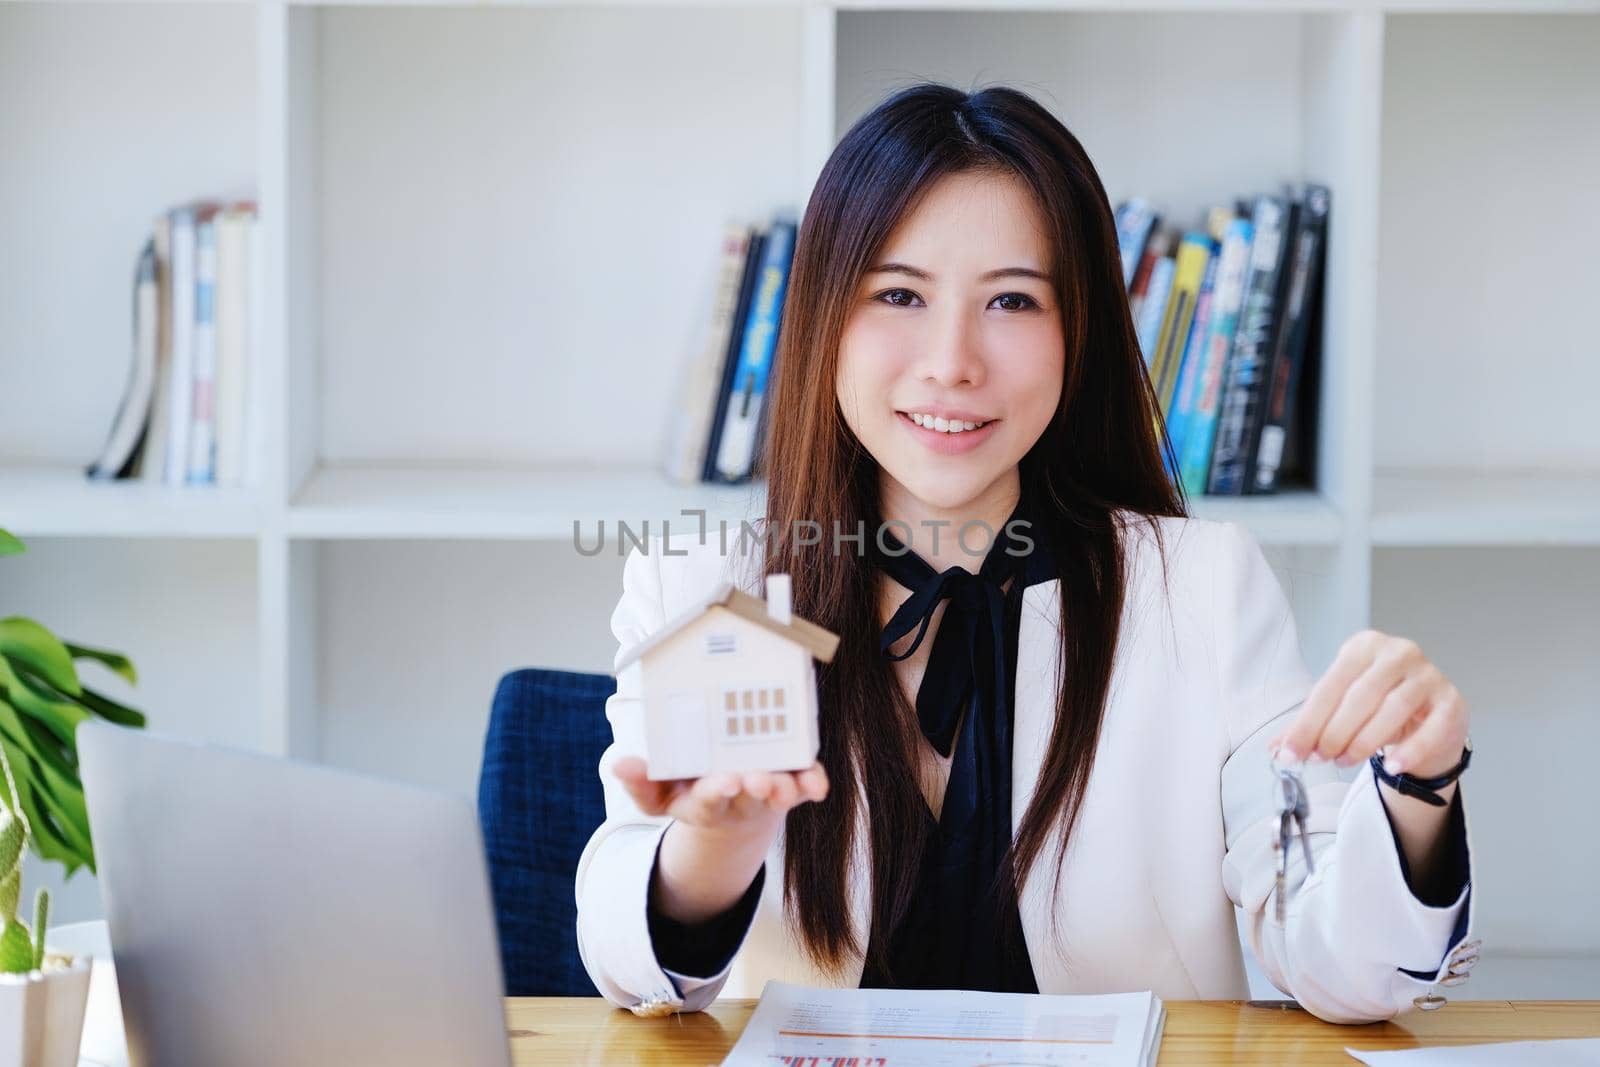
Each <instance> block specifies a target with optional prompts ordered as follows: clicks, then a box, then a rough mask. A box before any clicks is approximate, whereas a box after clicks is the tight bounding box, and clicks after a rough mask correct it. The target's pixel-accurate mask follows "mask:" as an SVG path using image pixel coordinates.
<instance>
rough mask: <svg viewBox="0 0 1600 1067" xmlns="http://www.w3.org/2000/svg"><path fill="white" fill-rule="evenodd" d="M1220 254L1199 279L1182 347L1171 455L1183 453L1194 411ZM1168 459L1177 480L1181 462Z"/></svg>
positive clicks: (1169, 473)
mask: <svg viewBox="0 0 1600 1067" xmlns="http://www.w3.org/2000/svg"><path fill="white" fill-rule="evenodd" d="M1219 258H1220V257H1219V256H1216V255H1213V256H1212V257H1211V259H1210V260H1208V261H1207V263H1206V273H1205V277H1204V278H1203V279H1201V282H1200V295H1199V296H1198V297H1196V298H1195V304H1194V321H1193V322H1192V323H1190V325H1189V336H1188V339H1187V340H1185V342H1184V346H1183V362H1182V363H1181V364H1180V365H1179V368H1178V389H1177V392H1176V394H1174V396H1173V398H1172V410H1171V412H1169V413H1168V415H1167V436H1168V437H1170V438H1171V439H1172V455H1173V457H1179V456H1182V455H1183V436H1184V433H1185V432H1186V431H1187V428H1188V424H1189V418H1190V415H1191V414H1192V413H1193V411H1194V392H1195V382H1197V381H1198V380H1199V379H1200V372H1199V367H1200V363H1201V350H1202V349H1203V348H1204V347H1205V340H1206V331H1207V330H1208V329H1209V328H1210V325H1211V307H1212V304H1213V299H1212V297H1213V295H1214V292H1215V289H1216V281H1217V260H1218V259H1219ZM1164 459H1165V461H1166V462H1167V464H1168V466H1167V476H1168V477H1169V478H1171V479H1172V480H1173V481H1178V480H1179V479H1180V478H1181V477H1182V475H1181V468H1182V464H1181V463H1180V464H1179V470H1174V469H1173V468H1172V466H1171V463H1172V458H1171V457H1164Z"/></svg>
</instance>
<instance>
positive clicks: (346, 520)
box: [288, 465, 760, 551]
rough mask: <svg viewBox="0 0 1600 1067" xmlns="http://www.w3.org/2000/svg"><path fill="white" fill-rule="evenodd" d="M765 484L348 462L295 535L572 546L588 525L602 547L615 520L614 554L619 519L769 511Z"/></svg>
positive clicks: (598, 471)
mask: <svg viewBox="0 0 1600 1067" xmlns="http://www.w3.org/2000/svg"><path fill="white" fill-rule="evenodd" d="M759 506H760V492H759V490H752V489H751V488H748V487H739V486H727V487H718V486H700V485H687V486H686V485H675V484H672V483H671V482H669V481H668V480H667V479H665V478H664V477H662V476H661V475H660V474H657V473H656V472H654V471H652V470H648V469H636V468H592V469H583V468H557V469H535V468H517V467H502V468H488V467H439V466H405V465H382V466H374V465H359V466H358V465H339V466H327V467H321V468H318V470H317V471H316V472H314V473H313V474H312V476H311V477H310V478H309V479H308V481H307V483H306V485H305V487H304V488H303V489H302V490H301V491H300V492H299V493H297V494H296V496H295V498H294V501H293V503H292V504H291V505H290V506H289V514H288V532H289V535H290V536H291V537H296V538H307V539H309V538H321V539H344V538H351V539H356V538H361V539H368V538H431V539H444V540H474V539H487V540H508V539H511V540H535V541H563V542H570V541H571V539H572V536H573V529H572V525H573V522H574V521H575V520H576V521H578V522H579V523H580V524H581V531H582V538H583V543H584V544H586V545H588V544H593V542H594V539H595V537H596V530H597V526H596V524H597V522H599V521H600V520H604V521H605V524H606V542H607V551H612V548H611V546H612V545H613V544H614V542H615V537H616V529H617V525H616V524H617V522H618V521H619V520H621V521H625V522H626V523H627V524H628V527H629V529H631V530H633V531H634V532H636V533H639V532H642V530H643V529H644V526H643V523H644V522H645V521H646V520H648V521H649V530H650V532H651V533H652V534H659V533H660V531H661V523H662V520H664V519H665V520H667V521H668V522H670V523H671V524H672V526H673V527H674V528H675V529H677V530H683V529H689V528H693V524H694V523H696V521H697V520H696V519H695V518H693V517H685V516H682V515H681V514H680V510H681V509H683V508H704V509H705V511H706V513H707V522H708V523H710V524H712V525H713V528H714V526H715V523H716V522H717V520H718V519H725V520H726V521H727V522H728V524H729V528H730V530H736V529H737V527H738V523H739V520H740V519H741V518H754V517H755V516H757V515H759V514H760V511H759V510H758V509H759Z"/></svg>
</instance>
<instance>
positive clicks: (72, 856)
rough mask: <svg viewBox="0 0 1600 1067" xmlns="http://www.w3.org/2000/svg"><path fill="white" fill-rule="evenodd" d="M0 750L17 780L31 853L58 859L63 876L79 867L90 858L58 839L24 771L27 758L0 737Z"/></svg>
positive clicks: (54, 827)
mask: <svg viewBox="0 0 1600 1067" xmlns="http://www.w3.org/2000/svg"><path fill="white" fill-rule="evenodd" d="M0 747H3V748H4V749H5V752H6V759H8V760H10V761H11V770H12V774H13V776H15V778H16V780H17V793H18V794H19V796H20V797H21V800H22V810H23V811H24V812H26V813H27V816H28V828H29V830H31V831H32V833H30V834H29V839H30V840H31V841H32V842H33V850H34V851H35V852H37V853H38V854H39V856H40V857H41V858H42V859H47V860H58V861H60V863H61V864H62V866H63V867H65V868H66V873H67V874H71V873H72V872H73V871H75V870H77V869H78V868H79V867H82V866H83V865H84V864H85V863H87V862H89V861H90V860H91V859H92V857H90V856H87V855H85V854H84V853H82V852H80V851H79V850H78V849H76V848H74V847H73V846H72V844H71V843H70V842H69V841H67V840H66V839H65V838H63V837H62V834H61V831H60V830H59V829H57V827H56V824H55V822H54V821H53V820H52V819H50V818H48V817H47V815H46V812H45V810H44V808H43V806H42V805H41V804H40V802H39V797H38V795H37V792H36V791H35V789H34V781H35V778H34V776H33V775H32V774H30V773H29V772H28V758H27V755H26V754H25V753H24V752H23V751H22V750H21V749H19V748H17V747H16V746H15V745H14V744H12V743H11V742H10V741H9V739H7V738H5V737H0Z"/></svg>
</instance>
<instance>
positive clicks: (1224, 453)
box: [1206, 195, 1293, 496]
mask: <svg viewBox="0 0 1600 1067" xmlns="http://www.w3.org/2000/svg"><path fill="white" fill-rule="evenodd" d="M1290 210H1291V206H1290V204H1289V203H1288V201H1286V200H1285V199H1284V198H1283V197H1281V196H1275V195H1265V196H1260V197H1257V198H1256V202H1255V207H1254V209H1253V211H1252V213H1251V226H1252V228H1253V229H1254V231H1255V240H1254V242H1253V243H1252V244H1251V248H1250V266H1249V273H1248V275H1247V276H1246V279H1245V293H1244V305H1243V307H1242V308H1241V310H1240V313H1239V327H1238V330H1237V332H1236V333H1235V334H1234V339H1233V351H1232V352H1231V353H1230V354H1229V356H1228V366H1227V375H1226V378H1225V380H1224V384H1223V390H1222V399H1221V408H1220V410H1219V413H1218V416H1217V433H1216V441H1215V443H1214V445H1213V448H1212V456H1211V473H1210V476H1209V478H1208V481H1207V484H1206V491H1207V492H1210V493H1216V494H1222V495H1235V496H1236V495H1239V494H1241V493H1243V492H1244V490H1245V474H1246V468H1247V466H1248V465H1249V458H1250V452H1251V449H1252V442H1251V433H1252V429H1253V428H1254V427H1256V426H1258V425H1259V420H1258V414H1257V409H1258V408H1259V407H1260V405H1261V400H1262V394H1263V393H1264V391H1265V390H1264V385H1263V382H1262V372H1263V370H1264V369H1265V367H1266V362H1267V359H1268V358H1269V356H1270V354H1271V350H1272V343H1273V330H1274V328H1275V327H1276V325H1277V323H1278V318H1279V316H1278V307H1279V288H1280V284H1281V282H1282V279H1283V276H1284V274H1285V270H1284V260H1285V253H1286V252H1287V250H1288V248H1289V240H1288V231H1289V229H1290V228H1291V227H1292V226H1293V218H1292V216H1291V213H1290Z"/></svg>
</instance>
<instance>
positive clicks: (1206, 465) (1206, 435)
mask: <svg viewBox="0 0 1600 1067" xmlns="http://www.w3.org/2000/svg"><path fill="white" fill-rule="evenodd" d="M1254 239H1255V227H1254V225H1253V224H1252V223H1251V221H1250V220H1249V219H1245V218H1238V219H1234V220H1233V222H1231V223H1229V224H1228V229H1227V232H1226V233H1225V234H1224V235H1223V238H1222V252H1221V253H1220V254H1219V256H1218V257H1217V258H1218V262H1217V276H1216V279H1215V281H1214V282H1213V284H1212V290H1211V322H1210V323H1209V324H1207V327H1206V340H1205V344H1204V346H1203V347H1202V349H1201V351H1202V353H1203V357H1202V360H1201V363H1200V367H1199V375H1200V377H1199V380H1198V381H1196V382H1195V393H1194V399H1193V402H1192V404H1193V406H1192V408H1191V410H1190V412H1189V416H1188V419H1187V422H1186V425H1185V426H1184V431H1183V451H1182V452H1181V453H1180V454H1179V459H1180V460H1181V467H1182V474H1183V488H1184V491H1185V492H1186V493H1188V494H1189V495H1190V496H1199V495H1201V494H1202V493H1204V492H1205V491H1206V481H1207V477H1208V475H1209V473H1210V468H1211V446H1212V443H1213V441H1214V440H1215V439H1216V435H1217V412H1218V409H1219V408H1220V407H1221V403H1222V384H1223V379H1224V376H1225V375H1226V373H1227V367H1228V355H1229V353H1230V352H1231V351H1232V349H1233V336H1234V332H1235V331H1236V330H1237V328H1238V325H1239V311H1240V308H1241V307H1242V306H1243V303H1244V283H1245V272H1246V270H1247V269H1248V267H1249V261H1250V246H1251V243H1252V242H1253V241H1254Z"/></svg>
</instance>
